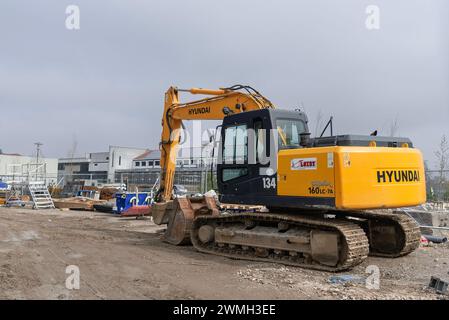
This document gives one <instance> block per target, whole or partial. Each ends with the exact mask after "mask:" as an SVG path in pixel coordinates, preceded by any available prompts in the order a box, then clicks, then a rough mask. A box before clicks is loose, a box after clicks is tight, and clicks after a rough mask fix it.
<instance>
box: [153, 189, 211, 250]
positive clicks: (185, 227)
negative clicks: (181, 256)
mask: <svg viewBox="0 0 449 320" xmlns="http://www.w3.org/2000/svg"><path fill="white" fill-rule="evenodd" d="M200 215H201V216H206V215H213V216H218V207H217V203H216V201H215V198H214V197H211V196H201V197H178V198H175V199H174V200H170V201H166V202H161V203H154V204H153V208H152V216H153V221H154V223H156V224H158V225H161V224H166V225H167V229H166V230H165V233H164V235H163V238H162V240H164V241H165V242H168V243H171V244H174V245H185V244H190V243H191V242H190V230H191V227H192V223H193V220H195V218H196V217H197V216H200Z"/></svg>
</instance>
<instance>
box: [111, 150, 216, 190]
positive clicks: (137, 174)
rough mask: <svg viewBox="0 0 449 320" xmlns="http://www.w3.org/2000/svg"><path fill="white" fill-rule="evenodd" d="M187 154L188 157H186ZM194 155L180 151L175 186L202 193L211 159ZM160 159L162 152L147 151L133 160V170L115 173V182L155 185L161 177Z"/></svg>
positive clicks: (122, 170) (205, 186)
mask: <svg viewBox="0 0 449 320" xmlns="http://www.w3.org/2000/svg"><path fill="white" fill-rule="evenodd" d="M184 151H185V150H184ZM185 154H187V155H188V156H187V157H186V156H185ZM192 154H193V153H190V154H189V152H183V150H182V149H179V152H178V158H177V160H176V168H177V170H176V172H175V184H182V185H184V186H186V187H187V188H188V189H189V190H190V191H201V190H202V189H203V187H202V186H203V185H204V188H207V185H206V182H205V180H206V176H207V174H208V171H210V170H211V168H210V163H211V158H210V157H206V156H201V155H202V154H201V153H200V154H199V156H198V154H195V155H196V156H194V157H192V156H190V155H192ZM160 158H161V152H160V150H146V151H145V152H144V153H142V154H140V155H139V156H137V157H135V158H134V159H133V161H132V168H130V169H121V170H116V171H115V182H116V183H125V184H128V185H140V186H146V187H148V186H152V185H154V184H155V183H156V182H157V179H158V178H159V175H160V168H161V166H160ZM212 170H214V168H212Z"/></svg>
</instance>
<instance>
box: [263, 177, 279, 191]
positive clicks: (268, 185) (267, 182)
mask: <svg viewBox="0 0 449 320" xmlns="http://www.w3.org/2000/svg"><path fill="white" fill-rule="evenodd" d="M262 181H263V188H264V189H276V178H262Z"/></svg>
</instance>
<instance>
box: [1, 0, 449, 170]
mask: <svg viewBox="0 0 449 320" xmlns="http://www.w3.org/2000/svg"><path fill="white" fill-rule="evenodd" d="M71 4H75V5H78V6H79V8H80V13H81V16H80V30H68V29H67V28H66V25H65V20H66V13H65V10H66V7H67V6H68V5H71ZM368 5H377V6H378V7H379V9H380V12H379V13H380V16H379V17H380V20H379V23H380V24H379V27H380V28H379V29H378V30H369V29H367V27H366V25H365V22H366V19H367V16H368V15H367V13H366V12H365V10H366V8H367V6H368ZM0 41H1V42H0V43H1V47H0V107H1V114H0V148H2V149H3V151H4V152H10V153H13V152H18V153H22V154H32V152H33V148H34V145H33V143H34V142H36V141H40V142H43V143H44V146H43V150H44V154H45V155H46V156H51V157H61V156H62V157H63V156H67V155H68V153H69V152H70V150H71V149H72V148H73V147H72V146H73V142H74V141H77V148H76V152H77V153H78V154H82V153H85V152H95V151H103V150H107V148H108V145H122V146H136V147H149V148H155V147H157V145H158V142H159V138H160V131H161V126H160V119H161V112H162V107H163V95H164V92H165V90H166V89H167V88H168V87H169V86H170V85H176V86H178V87H183V88H188V87H195V86H198V87H210V88H217V87H220V86H230V85H233V84H236V83H243V84H249V85H251V86H253V87H255V88H257V89H258V90H259V91H261V92H262V93H263V94H265V95H266V96H267V97H269V98H270V100H272V101H273V102H275V104H276V105H277V106H278V107H280V108H286V109H293V108H297V107H298V106H299V105H300V104H302V105H303V106H304V107H305V111H306V112H307V113H308V114H309V118H310V122H311V129H312V132H313V131H314V130H315V122H316V118H317V115H318V114H321V115H322V118H323V119H324V118H328V117H329V116H331V115H333V116H334V119H335V120H334V121H335V122H334V127H335V128H336V131H337V133H340V134H342V133H361V134H369V133H370V132H371V131H373V130H374V129H378V130H379V134H380V135H388V134H389V133H390V127H391V125H392V123H393V122H394V121H395V119H397V124H398V132H397V133H398V134H399V135H401V136H407V137H410V138H411V139H412V140H413V141H414V143H415V145H416V146H417V147H419V148H421V149H422V150H423V152H424V155H425V157H426V158H427V159H429V160H431V161H433V160H434V155H433V151H434V150H435V149H436V148H437V145H438V142H439V140H440V138H441V136H442V135H443V134H446V135H447V136H449V1H447V0H440V1H437V0H415V1H413V0H395V1H391V0H387V1H380V0H371V1H363V0H346V1H334V0H329V1H318V0H311V1H298V0H291V1H286V0H278V1H268V0H267V1H261V0H251V1H250V0H246V1H241V0H240V1H237V0H228V1H220V2H218V1H210V0H201V1H199V0H179V1H175V0H171V1H162V0H160V1H143V0H142V1H137V0H126V1H125V0H122V1H113V0H96V1H92V0H86V1H83V0H72V1H62V0H53V1H50V0H39V1H38V0H28V1H23V0H2V1H1V2H0Z"/></svg>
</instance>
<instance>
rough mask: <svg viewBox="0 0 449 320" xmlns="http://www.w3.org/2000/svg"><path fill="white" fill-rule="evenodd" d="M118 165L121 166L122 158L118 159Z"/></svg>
mask: <svg viewBox="0 0 449 320" xmlns="http://www.w3.org/2000/svg"><path fill="white" fill-rule="evenodd" d="M118 165H119V166H121V165H122V156H119V157H118Z"/></svg>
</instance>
